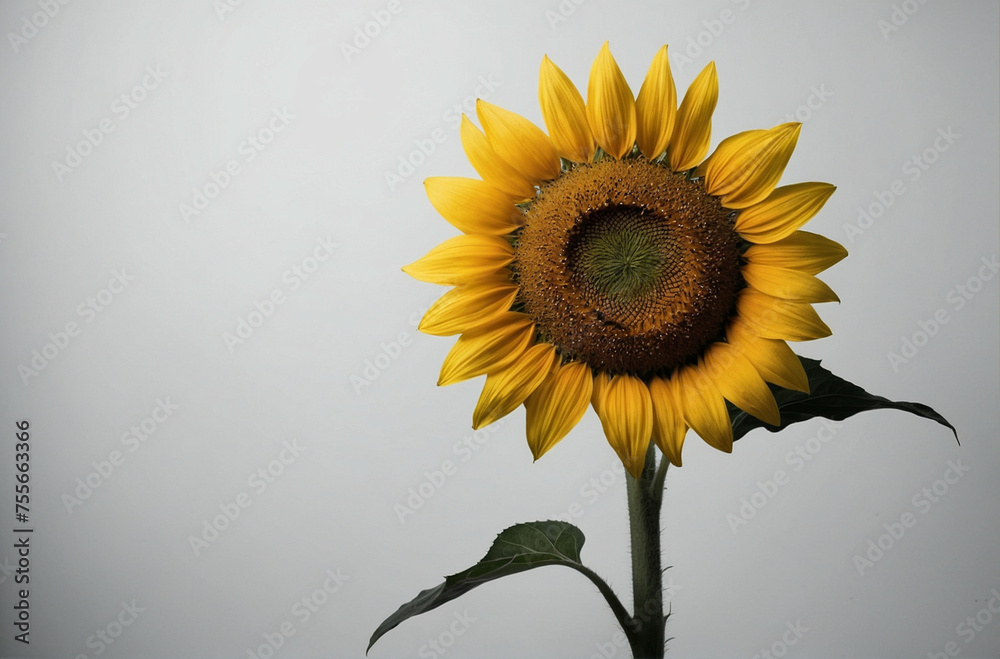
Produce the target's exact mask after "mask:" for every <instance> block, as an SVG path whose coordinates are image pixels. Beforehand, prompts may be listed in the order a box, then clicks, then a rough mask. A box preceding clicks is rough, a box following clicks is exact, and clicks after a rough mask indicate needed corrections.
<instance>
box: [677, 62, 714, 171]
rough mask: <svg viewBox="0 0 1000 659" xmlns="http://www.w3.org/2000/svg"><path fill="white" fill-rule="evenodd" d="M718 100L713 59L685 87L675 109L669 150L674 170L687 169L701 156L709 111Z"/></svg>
mask: <svg viewBox="0 0 1000 659" xmlns="http://www.w3.org/2000/svg"><path fill="white" fill-rule="evenodd" d="M718 100H719V80H718V78H717V77H716V75H715V62H709V63H708V66H706V67H705V68H704V69H702V71H701V73H699V74H698V77H697V78H695V79H694V82H692V83H691V86H690V87H688V90H687V93H685V94H684V100H682V101H681V106H680V108H678V109H677V118H676V120H675V122H674V133H673V135H672V136H671V138H670V154H669V155H670V167H671V168H672V169H673V170H674V171H675V172H683V171H687V170H689V169H691V168H693V167H695V166H696V165H697V164H698V163H700V162H701V161H702V160H704V158H705V154H707V153H708V147H709V144H710V143H711V139H712V113H713V112H714V111H715V103H716V101H718Z"/></svg>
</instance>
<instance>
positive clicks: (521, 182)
mask: <svg viewBox="0 0 1000 659" xmlns="http://www.w3.org/2000/svg"><path fill="white" fill-rule="evenodd" d="M459 133H460V135H461V136H462V148H464V149H465V155H466V157H468V159H469V162H470V163H472V167H473V168H474V169H475V170H476V171H477V172H479V175H480V176H482V177H483V181H485V182H486V183H488V184H490V185H491V186H493V187H494V188H496V189H497V190H499V191H500V192H503V193H504V194H507V195H510V196H511V197H512V198H513V199H514V200H515V201H518V202H521V201H527V200H529V199H531V198H532V197H534V196H535V186H534V185H532V184H531V182H530V181H529V180H528V179H526V178H524V177H523V176H521V174H520V173H518V171H517V170H516V169H514V168H513V167H511V166H510V165H508V164H507V162H506V161H504V159H503V158H501V157H500V156H498V155H497V152H496V151H494V150H493V147H492V146H490V142H489V140H487V139H486V136H485V135H483V133H482V131H480V130H479V129H478V128H476V127H475V126H474V125H473V124H472V122H471V121H469V118H468V117H466V116H465V115H464V114H463V115H462V127H461V128H460V129H459Z"/></svg>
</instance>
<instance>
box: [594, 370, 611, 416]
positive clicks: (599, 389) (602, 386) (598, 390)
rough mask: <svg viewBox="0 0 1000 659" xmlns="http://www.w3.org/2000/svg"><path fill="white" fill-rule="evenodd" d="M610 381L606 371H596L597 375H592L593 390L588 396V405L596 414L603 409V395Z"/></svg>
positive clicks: (599, 413) (598, 414)
mask: <svg viewBox="0 0 1000 659" xmlns="http://www.w3.org/2000/svg"><path fill="white" fill-rule="evenodd" d="M610 382H611V376H610V375H608V373H607V371H598V372H597V375H595V376H594V390H593V392H592V393H591V396H590V405H591V407H593V408H594V411H595V412H597V416H600V415H601V410H602V409H604V408H603V405H604V395H605V394H606V393H607V392H608V384H609V383H610Z"/></svg>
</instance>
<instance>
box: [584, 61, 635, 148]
mask: <svg viewBox="0 0 1000 659" xmlns="http://www.w3.org/2000/svg"><path fill="white" fill-rule="evenodd" d="M587 120H588V121H589V122H590V128H591V130H593V131H594V139H596V140H597V145H598V146H599V147H601V148H602V149H604V151H605V152H606V153H607V154H609V155H611V156H614V157H615V158H621V157H622V156H624V155H625V154H626V153H628V152H629V151H631V150H632V146H633V145H634V144H635V130H636V129H635V123H636V122H635V98H634V97H633V96H632V90H631V89H629V86H628V83H627V82H626V81H625V76H623V75H622V72H621V69H619V68H618V64H617V63H616V62H615V58H614V57H612V56H611V50H610V49H609V48H608V42H607V41H605V42H604V46H602V47H601V52H600V53H598V54H597V58H596V59H595V60H594V64H593V66H591V67H590V82H589V83H588V84H587Z"/></svg>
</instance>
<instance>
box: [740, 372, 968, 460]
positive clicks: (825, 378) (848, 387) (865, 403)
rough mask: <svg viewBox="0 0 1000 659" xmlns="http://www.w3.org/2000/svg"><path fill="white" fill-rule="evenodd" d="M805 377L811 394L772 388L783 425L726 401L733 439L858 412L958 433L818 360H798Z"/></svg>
mask: <svg viewBox="0 0 1000 659" xmlns="http://www.w3.org/2000/svg"><path fill="white" fill-rule="evenodd" d="M799 360H800V361H801V362H802V366H803V367H804V368H805V371H806V375H807V376H808V377H809V393H808V394H805V393H802V392H801V391H792V390H791V389H785V388H783V387H779V386H776V385H770V387H771V392H772V393H773V394H774V400H775V401H776V402H777V403H778V410H779V411H780V412H781V425H777V426H772V425H770V424H767V423H764V422H763V421H761V420H760V419H758V418H756V417H754V416H752V415H750V414H748V413H746V412H744V411H743V410H741V409H739V408H738V407H736V406H734V405H732V404H731V403H729V401H726V406H727V407H728V408H729V418H730V420H731V421H732V424H733V440H734V441H735V440H737V439H739V438H740V437H742V436H743V435H745V434H747V433H748V432H750V431H751V430H753V429H754V428H767V429H768V430H770V431H771V432H778V431H779V430H781V429H783V428H785V427H787V426H790V425H791V424H793V423H799V422H800V421H808V420H809V419H812V418H815V417H818V416H819V417H824V418H826V419H831V420H833V421H841V420H843V419H846V418H847V417H849V416H854V415H855V414H857V413H858V412H866V411H868V410H880V409H892V410H902V411H903V412H909V413H910V414H916V415H917V416H921V417H923V418H925V419H930V420H932V421H937V422H938V423H940V424H941V425H943V426H946V427H948V428H950V429H951V431H952V432H953V433H955V439H956V440H957V439H958V431H957V430H955V426H953V425H951V424H950V423H948V421H947V419H945V418H944V417H943V416H941V415H940V414H938V413H937V412H935V411H934V410H933V409H931V408H930V407H928V406H927V405H923V404H921V403H908V402H900V401H893V400H889V399H888V398H883V397H882V396H876V395H874V394H870V393H868V392H867V391H865V390H864V389H862V388H861V387H859V386H858V385H856V384H852V383H850V382H848V381H847V380H845V379H843V378H841V377H838V376H836V375H834V374H833V373H831V372H830V371H828V370H826V369H825V368H823V367H822V366H820V362H819V360H818V359H809V358H807V357H801V356H800V357H799Z"/></svg>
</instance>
